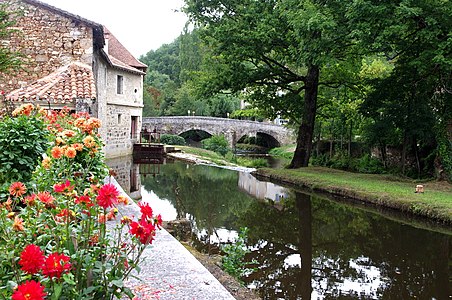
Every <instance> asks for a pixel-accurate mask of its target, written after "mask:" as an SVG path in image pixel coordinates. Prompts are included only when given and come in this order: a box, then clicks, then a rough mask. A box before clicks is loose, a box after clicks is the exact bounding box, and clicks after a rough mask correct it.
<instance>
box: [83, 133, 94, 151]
mask: <svg viewBox="0 0 452 300" xmlns="http://www.w3.org/2000/svg"><path fill="white" fill-rule="evenodd" d="M83 144H84V145H85V147H86V148H93V147H95V146H96V141H95V140H94V138H93V137H92V136H90V135H88V136H87V137H85V138H84V139H83Z"/></svg>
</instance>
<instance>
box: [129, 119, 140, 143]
mask: <svg viewBox="0 0 452 300" xmlns="http://www.w3.org/2000/svg"><path fill="white" fill-rule="evenodd" d="M130 121H131V128H130V138H131V139H137V133H138V117H137V116H132V118H131V120H130Z"/></svg>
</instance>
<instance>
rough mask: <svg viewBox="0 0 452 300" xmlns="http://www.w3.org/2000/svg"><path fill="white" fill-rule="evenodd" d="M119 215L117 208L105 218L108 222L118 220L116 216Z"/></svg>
mask: <svg viewBox="0 0 452 300" xmlns="http://www.w3.org/2000/svg"><path fill="white" fill-rule="evenodd" d="M117 213H118V210H117V209H116V208H112V209H110V211H109V212H108V213H107V215H106V216H105V217H106V218H107V220H108V221H110V220H114V219H116V214H117Z"/></svg>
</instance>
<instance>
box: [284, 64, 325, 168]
mask: <svg viewBox="0 0 452 300" xmlns="http://www.w3.org/2000/svg"><path fill="white" fill-rule="evenodd" d="M319 72H320V71H319V67H317V66H313V65H311V66H309V68H308V73H307V75H306V81H305V91H304V109H303V118H302V119H301V125H300V127H299V129H298V136H297V147H296V149H295V153H294V155H293V159H292V162H291V163H290V165H289V169H296V168H301V167H307V166H308V163H309V157H310V155H311V150H312V137H313V134H314V124H315V115H316V112H317V91H318V88H319Z"/></svg>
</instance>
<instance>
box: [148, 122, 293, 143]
mask: <svg viewBox="0 0 452 300" xmlns="http://www.w3.org/2000/svg"><path fill="white" fill-rule="evenodd" d="M145 129H146V130H147V131H151V132H152V131H154V129H155V130H156V131H157V132H160V133H162V134H165V133H166V134H175V135H180V134H182V133H184V132H187V131H190V130H201V131H205V132H207V133H208V134H210V135H224V136H225V137H226V139H227V140H228V142H229V145H230V146H231V147H234V146H235V144H236V143H237V141H238V140H240V138H242V137H243V136H254V137H256V136H260V137H262V138H264V139H265V140H266V141H267V143H268V144H269V145H270V146H271V147H278V146H281V145H286V144H290V143H294V142H295V137H294V134H293V131H292V130H290V129H287V128H286V127H284V126H280V125H275V124H272V123H265V122H255V121H243V120H236V119H226V118H214V117H201V116H193V117H192V116H178V117H152V118H143V122H142V130H145Z"/></svg>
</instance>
